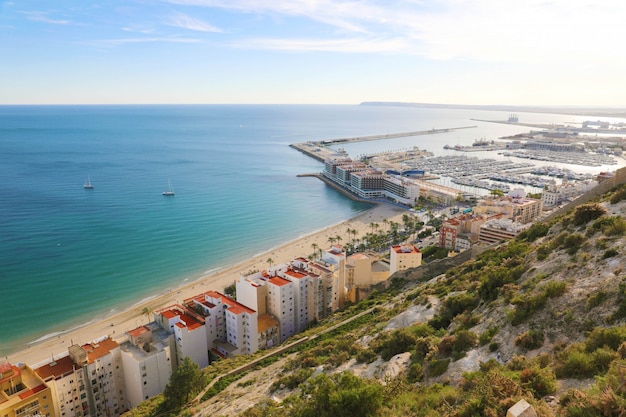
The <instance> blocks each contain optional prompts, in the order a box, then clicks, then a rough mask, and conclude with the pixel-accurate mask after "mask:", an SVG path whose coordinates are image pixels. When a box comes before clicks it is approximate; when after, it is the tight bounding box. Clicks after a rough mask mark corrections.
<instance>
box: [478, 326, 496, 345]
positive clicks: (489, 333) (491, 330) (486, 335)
mask: <svg viewBox="0 0 626 417" xmlns="http://www.w3.org/2000/svg"><path fill="white" fill-rule="evenodd" d="M498 330H499V327H498V326H489V327H488V328H487V330H485V331H484V332H483V333H482V334H481V335H480V337H479V339H478V342H479V343H480V345H481V346H484V345H486V344H487V343H489V342H491V339H493V337H494V336H495V335H496V334H498Z"/></svg>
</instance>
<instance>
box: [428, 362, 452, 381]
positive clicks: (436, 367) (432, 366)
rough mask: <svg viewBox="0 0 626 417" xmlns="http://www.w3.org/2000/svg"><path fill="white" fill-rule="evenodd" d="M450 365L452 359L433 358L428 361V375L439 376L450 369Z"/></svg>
mask: <svg viewBox="0 0 626 417" xmlns="http://www.w3.org/2000/svg"><path fill="white" fill-rule="evenodd" d="M448 365H450V359H447V358H446V359H433V360H431V361H430V362H429V363H428V375H429V376H433V377H434V376H439V375H443V374H444V373H445V372H446V371H447V370H448Z"/></svg>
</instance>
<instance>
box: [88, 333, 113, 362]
mask: <svg viewBox="0 0 626 417" xmlns="http://www.w3.org/2000/svg"><path fill="white" fill-rule="evenodd" d="M82 347H83V349H84V350H85V352H87V360H88V362H89V363H93V362H94V361H95V360H96V359H100V358H101V357H103V356H105V355H108V354H109V353H110V352H111V351H112V350H113V349H115V348H117V347H119V343H117V342H116V341H115V340H113V339H111V338H106V339H104V340H101V341H100V342H98V343H87V344H86V345H83V346H82Z"/></svg>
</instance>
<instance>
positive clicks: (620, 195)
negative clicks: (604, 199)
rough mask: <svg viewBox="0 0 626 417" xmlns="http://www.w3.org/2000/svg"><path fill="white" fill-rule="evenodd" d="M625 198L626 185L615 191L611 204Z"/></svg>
mask: <svg viewBox="0 0 626 417" xmlns="http://www.w3.org/2000/svg"><path fill="white" fill-rule="evenodd" d="M624 199H626V187H624V186H621V187H620V188H618V189H617V190H616V191H615V193H614V194H613V195H612V196H611V199H610V200H609V201H610V203H611V204H617V203H619V202H620V201H622V200H624Z"/></svg>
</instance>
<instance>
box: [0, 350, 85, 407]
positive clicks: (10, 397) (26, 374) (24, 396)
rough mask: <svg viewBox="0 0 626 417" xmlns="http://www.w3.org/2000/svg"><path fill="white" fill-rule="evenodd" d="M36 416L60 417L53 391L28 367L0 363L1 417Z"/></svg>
mask: <svg viewBox="0 0 626 417" xmlns="http://www.w3.org/2000/svg"><path fill="white" fill-rule="evenodd" d="M70 392H72V393H73V391H70ZM34 415H39V416H45V417H60V414H57V412H56V411H55V407H54V397H53V395H52V390H51V389H50V387H48V386H47V385H46V383H45V382H44V380H43V379H42V378H41V377H40V376H39V375H38V374H37V373H35V372H34V371H33V370H32V369H31V368H29V367H28V366H26V365H22V364H20V365H19V366H16V365H12V364H10V363H8V362H0V416H3V417H24V416H34ZM81 415H82V414H81Z"/></svg>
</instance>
